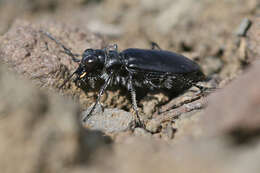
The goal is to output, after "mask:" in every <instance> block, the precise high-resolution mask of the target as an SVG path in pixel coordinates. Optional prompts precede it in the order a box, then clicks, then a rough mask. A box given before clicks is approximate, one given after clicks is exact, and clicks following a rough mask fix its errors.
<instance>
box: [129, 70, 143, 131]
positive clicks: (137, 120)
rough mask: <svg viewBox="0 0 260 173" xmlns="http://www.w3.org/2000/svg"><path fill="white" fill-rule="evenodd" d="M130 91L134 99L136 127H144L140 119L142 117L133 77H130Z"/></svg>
mask: <svg viewBox="0 0 260 173" xmlns="http://www.w3.org/2000/svg"><path fill="white" fill-rule="evenodd" d="M129 90H130V93H131V98H132V105H133V108H134V111H135V115H136V126H143V123H142V121H141V119H140V116H139V114H138V107H137V103H136V92H135V89H134V86H133V79H132V75H130V77H129Z"/></svg>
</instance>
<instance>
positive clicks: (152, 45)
mask: <svg viewBox="0 0 260 173" xmlns="http://www.w3.org/2000/svg"><path fill="white" fill-rule="evenodd" d="M150 44H151V49H158V50H162V49H161V48H160V46H159V45H158V44H157V43H155V42H153V41H151V42H150Z"/></svg>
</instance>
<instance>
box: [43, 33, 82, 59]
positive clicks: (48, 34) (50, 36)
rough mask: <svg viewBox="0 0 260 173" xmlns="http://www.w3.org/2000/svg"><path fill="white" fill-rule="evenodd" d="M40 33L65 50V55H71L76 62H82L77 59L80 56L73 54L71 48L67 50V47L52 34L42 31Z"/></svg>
mask: <svg viewBox="0 0 260 173" xmlns="http://www.w3.org/2000/svg"><path fill="white" fill-rule="evenodd" d="M40 32H41V33H43V34H45V35H46V36H47V37H48V38H49V39H51V40H52V41H54V42H55V43H56V44H57V45H59V46H61V47H62V48H63V50H64V51H63V52H64V53H65V54H67V55H69V56H70V57H71V58H72V60H73V61H74V62H80V60H79V59H77V58H76V57H77V56H80V55H79V54H74V53H72V52H71V51H70V49H69V48H67V47H66V46H64V45H63V44H62V43H61V42H59V41H58V40H56V39H55V38H54V37H53V36H52V35H51V34H50V33H48V32H45V31H42V30H40Z"/></svg>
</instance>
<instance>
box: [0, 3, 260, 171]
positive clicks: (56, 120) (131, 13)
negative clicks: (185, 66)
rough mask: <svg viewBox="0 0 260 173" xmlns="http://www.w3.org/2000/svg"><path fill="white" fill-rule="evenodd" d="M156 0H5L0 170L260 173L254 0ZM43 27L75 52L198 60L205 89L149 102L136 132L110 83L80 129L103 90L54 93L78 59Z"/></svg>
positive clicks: (124, 100)
mask: <svg viewBox="0 0 260 173" xmlns="http://www.w3.org/2000/svg"><path fill="white" fill-rule="evenodd" d="M151 2H152V1H148V0H141V1H138V0H126V1H119V0H108V1H98V0H79V1H69V0H66V1H61V0H48V1H43V0H36V1H33V2H32V1H30V2H29V1H27V0H22V1H19V5H17V4H18V1H16V0H14V1H0V19H1V20H0V24H1V25H0V33H1V35H0V42H1V44H0V63H1V66H0V127H1V132H0V155H1V156H4V157H1V158H0V170H1V171H3V172H7V173H9V172H17V170H18V171H19V172H26V173H27V172H28V173H30V172H65V173H66V172H72V173H74V172H75V173H81V172H113V173H114V172H229V173H230V172H236V173H237V172H238V173H239V172H241V173H242V172H259V170H260V168H259V164H258V162H259V155H260V143H259V141H260V140H259V136H260V135H259V134H260V133H259V132H260V130H259V129H260V128H259V123H260V122H259V114H260V112H259V93H260V88H259V78H258V74H259V68H260V64H259V62H258V61H257V59H258V57H259V56H260V54H259V51H258V50H260V49H259V48H260V47H259V45H260V39H259V38H260V37H259V32H258V31H259V14H260V13H259V12H260V8H259V2H258V1H257V0H248V1H243V0H238V1H237V0H236V1H233V0H230V1H226V0H215V1H214V0H213V1H208V0H199V1H196V3H194V2H193V1H192V0H162V1H158V2H152V3H151ZM104 9H106V10H104ZM220 11H221V13H220ZM2 14H3V15H2ZM40 30H44V31H48V32H49V33H51V34H52V35H53V36H54V37H55V38H56V39H57V40H59V41H60V42H62V43H63V44H64V45H66V46H67V47H68V48H69V49H71V50H72V52H74V53H79V54H80V53H82V52H83V51H84V50H85V49H86V48H103V47H104V46H106V45H107V44H109V43H117V44H118V46H119V50H123V49H125V48H128V47H138V48H148V47H149V41H155V42H157V43H158V44H159V45H160V47H162V48H163V49H167V50H171V51H175V52H178V53H181V54H183V55H185V56H187V57H189V58H191V59H192V60H194V61H196V62H197V63H199V64H200V65H201V67H202V69H203V71H204V72H205V73H206V74H207V75H208V80H207V81H205V82H203V83H199V85H200V86H201V85H202V86H204V87H205V88H209V89H208V90H205V91H203V92H200V91H199V89H198V88H196V87H192V88H190V89H189V90H188V91H186V92H184V93H180V94H179V95H178V96H176V97H174V98H169V97H167V96H166V95H164V94H163V93H159V94H148V95H146V96H145V97H144V98H142V99H141V100H140V101H139V104H138V107H139V111H140V112H139V113H140V116H141V119H142V120H143V122H144V127H137V128H134V126H133V120H134V116H133V114H132V113H131V112H133V111H132V109H131V99H129V97H128V96H129V93H128V92H126V91H125V90H124V89H122V88H109V90H107V91H106V92H105V93H104V96H103V97H102V98H101V101H100V102H101V103H102V105H103V106H104V107H103V109H102V108H101V107H99V106H98V107H97V110H96V111H95V112H94V113H93V116H92V117H90V119H89V120H88V121H87V122H86V123H85V124H82V122H81V117H82V115H84V114H86V113H87V111H88V110H89V109H90V106H91V105H93V102H94V101H95V99H96V94H97V91H98V89H99V88H98V87H97V88H96V89H95V90H89V89H88V88H83V89H84V90H82V89H80V88H78V87H77V86H76V85H75V84H74V82H73V80H71V81H70V82H68V83H67V84H66V85H65V86H64V87H63V88H62V89H57V88H58V86H60V85H61V84H62V83H63V82H64V80H65V79H67V77H68V76H69V74H71V73H72V72H73V71H74V70H75V68H77V64H76V63H74V62H73V61H72V60H71V58H70V57H68V56H67V55H66V54H64V53H63V52H62V49H61V47H59V46H58V45H56V44H55V43H54V42H53V41H52V40H50V39H49V38H47V37H46V36H45V35H44V34H42V33H41V32H40ZM3 64H5V65H3ZM56 95H62V97H61V96H56ZM111 142H113V143H112V144H111Z"/></svg>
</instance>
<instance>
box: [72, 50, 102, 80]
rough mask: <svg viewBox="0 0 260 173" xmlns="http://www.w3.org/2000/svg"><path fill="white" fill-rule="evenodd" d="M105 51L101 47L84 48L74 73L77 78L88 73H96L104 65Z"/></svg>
mask: <svg viewBox="0 0 260 173" xmlns="http://www.w3.org/2000/svg"><path fill="white" fill-rule="evenodd" d="M104 61H105V53H104V51H103V50H101V49H86V50H85V51H84V53H83V54H82V59H81V61H80V64H79V67H78V69H77V70H76V74H77V76H78V78H79V79H82V78H84V77H85V76H86V75H88V74H89V73H97V72H99V71H101V70H102V69H103V67H104Z"/></svg>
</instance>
